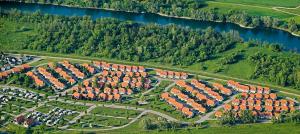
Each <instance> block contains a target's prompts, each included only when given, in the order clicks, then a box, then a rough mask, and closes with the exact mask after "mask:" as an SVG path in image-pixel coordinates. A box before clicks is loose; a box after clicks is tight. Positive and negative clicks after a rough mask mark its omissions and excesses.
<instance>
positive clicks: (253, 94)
mask: <svg viewBox="0 0 300 134" xmlns="http://www.w3.org/2000/svg"><path fill="white" fill-rule="evenodd" d="M228 85H229V86H231V87H233V88H234V89H235V90H238V91H240V92H241V96H240V97H237V98H235V99H234V100H232V102H231V103H228V104H225V105H224V110H223V111H217V112H216V113H215V116H216V117H222V115H223V113H224V112H227V111H231V112H234V113H235V115H236V117H238V116H239V115H240V113H241V111H244V110H250V111H252V114H253V115H254V116H258V117H259V118H263V119H270V118H272V117H278V116H279V115H280V114H281V113H282V112H293V111H295V110H296V109H295V105H296V103H295V102H294V101H293V100H287V99H278V96H277V94H276V93H271V91H270V89H269V88H262V87H260V86H253V85H249V86H248V85H242V86H241V84H239V83H237V82H233V81H228ZM246 86H248V88H246ZM254 89H256V90H254ZM246 91H247V92H246Z"/></svg>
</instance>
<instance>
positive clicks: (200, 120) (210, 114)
mask: <svg viewBox="0 0 300 134" xmlns="http://www.w3.org/2000/svg"><path fill="white" fill-rule="evenodd" d="M237 95H238V94H235V95H233V96H231V98H230V99H228V100H226V101H224V102H223V104H226V103H229V102H230V101H232V100H233V99H234V98H235V97H236V96H237ZM223 104H221V105H219V106H217V107H216V108H214V109H213V110H212V111H211V112H209V113H206V114H205V115H204V116H202V117H200V119H199V120H197V121H196V123H202V122H204V121H206V120H208V119H209V118H210V117H211V116H212V115H213V114H214V113H215V112H216V111H218V110H220V109H221V108H222V107H223Z"/></svg>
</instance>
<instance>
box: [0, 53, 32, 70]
mask: <svg viewBox="0 0 300 134" xmlns="http://www.w3.org/2000/svg"><path fill="white" fill-rule="evenodd" d="M0 60H1V63H2V64H1V65H0V72H4V71H7V70H10V69H12V68H14V67H15V66H18V65H21V64H24V63H26V62H29V61H31V60H33V57H32V56H23V57H14V56H9V55H7V54H4V53H1V54H0Z"/></svg>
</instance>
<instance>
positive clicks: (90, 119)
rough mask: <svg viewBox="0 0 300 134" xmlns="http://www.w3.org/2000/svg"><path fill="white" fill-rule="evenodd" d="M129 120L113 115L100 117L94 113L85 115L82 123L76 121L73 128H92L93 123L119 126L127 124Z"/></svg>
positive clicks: (103, 125)
mask: <svg viewBox="0 0 300 134" xmlns="http://www.w3.org/2000/svg"><path fill="white" fill-rule="evenodd" d="M128 122H129V120H127V119H116V118H111V117H99V116H94V115H85V116H83V117H82V118H81V119H80V123H76V124H74V125H72V126H71V128H90V124H91V125H97V126H96V128H99V127H101V126H102V127H117V126H122V125H125V124H127V123H128Z"/></svg>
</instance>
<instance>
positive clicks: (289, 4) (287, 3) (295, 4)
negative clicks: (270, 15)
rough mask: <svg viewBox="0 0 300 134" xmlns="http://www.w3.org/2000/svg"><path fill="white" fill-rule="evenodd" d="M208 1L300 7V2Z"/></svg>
mask: <svg viewBox="0 0 300 134" xmlns="http://www.w3.org/2000/svg"><path fill="white" fill-rule="evenodd" d="M208 1H218V2H224V3H237V4H247V5H256V6H268V7H274V6H281V7H296V6H297V5H300V1H299V0H208Z"/></svg>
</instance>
